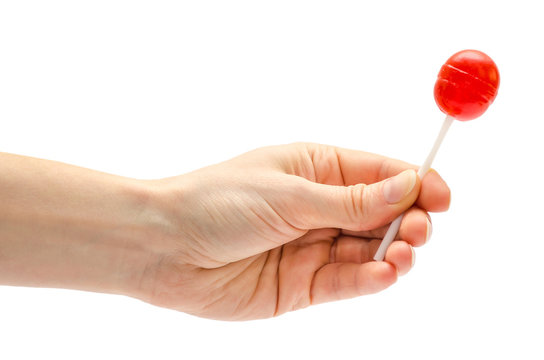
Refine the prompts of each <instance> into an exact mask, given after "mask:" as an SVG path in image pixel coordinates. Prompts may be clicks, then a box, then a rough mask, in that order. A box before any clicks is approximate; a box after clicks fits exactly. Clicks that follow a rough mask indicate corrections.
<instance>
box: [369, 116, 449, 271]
mask: <svg viewBox="0 0 544 360" xmlns="http://www.w3.org/2000/svg"><path fill="white" fill-rule="evenodd" d="M453 120H455V119H454V118H453V117H451V116H449V115H448V116H446V119H444V123H443V124H442V128H441V129H440V133H439V134H438V137H437V138H436V140H435V142H434V146H433V148H432V149H431V152H430V153H429V155H427V158H426V159H425V162H424V163H423V165H421V167H420V168H419V170H418V172H417V176H419V178H420V179H423V176H425V174H426V173H427V171H429V169H430V168H431V164H432V163H433V160H434V157H435V156H436V153H437V152H438V149H439V148H440V145H441V144H442V141H443V140H444V137H446V133H447V132H448V129H449V128H450V126H451V124H452V123H453ZM403 217H404V213H402V214H400V215H399V216H398V217H397V218H396V219H395V220H393V222H392V223H391V225H390V226H389V229H387V232H386V233H385V236H384V237H383V240H382V243H381V244H380V247H379V248H378V251H377V252H376V255H374V260H376V261H382V260H383V259H384V257H385V252H386V251H387V248H388V247H389V245H391V243H392V242H393V240H395V236H397V233H398V231H399V228H400V223H401V221H402V218H403Z"/></svg>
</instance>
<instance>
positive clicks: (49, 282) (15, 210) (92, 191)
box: [0, 154, 168, 297]
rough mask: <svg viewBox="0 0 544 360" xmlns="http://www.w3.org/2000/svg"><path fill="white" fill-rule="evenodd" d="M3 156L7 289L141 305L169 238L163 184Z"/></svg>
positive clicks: (2, 270)
mask: <svg viewBox="0 0 544 360" xmlns="http://www.w3.org/2000/svg"><path fill="white" fill-rule="evenodd" d="M0 155H1V156H0V157H1V160H2V161H1V164H0V167H2V170H4V171H2V173H4V174H5V176H4V177H2V179H0V202H1V203H2V206H1V207H0V284H4V285H15V286H35V287H56V288H68V289H78V290H87V291H96V292H107V293H117V294H125V295H130V296H135V297H140V296H139V295H140V294H139V291H140V289H141V282H142V279H144V278H146V276H147V275H146V274H145V272H146V269H147V268H148V264H150V263H153V262H156V261H157V260H156V259H158V258H160V252H161V251H162V249H161V246H163V245H162V243H163V242H164V241H162V239H164V238H166V236H164V235H163V234H165V233H166V232H167V230H168V226H167V225H165V220H164V219H165V217H164V216H163V215H164V212H163V210H161V206H160V201H157V200H158V199H160V198H161V196H159V195H158V191H157V189H158V187H157V186H155V183H154V182H149V181H139V180H133V179H128V178H123V177H119V176H114V175H109V174H104V173H100V172H96V171H92V170H88V169H83V168H79V167H75V166H71V165H67V164H62V163H57V162H53V161H47V160H40V159H33V158H26V157H20V156H15V155H9V154H0Z"/></svg>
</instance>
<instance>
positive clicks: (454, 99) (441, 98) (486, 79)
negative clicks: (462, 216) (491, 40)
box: [374, 50, 500, 261]
mask: <svg viewBox="0 0 544 360" xmlns="http://www.w3.org/2000/svg"><path fill="white" fill-rule="evenodd" d="M499 83H500V76H499V70H498V69H497V65H495V63H494V62H493V60H491V58H490V57H489V56H487V55H486V54H484V53H483V52H481V51H478V50H463V51H459V52H458V53H455V54H454V55H452V56H451V57H450V58H449V59H448V61H446V63H445V64H444V65H442V68H441V69H440V72H439V73H438V79H436V83H435V85H434V99H435V101H436V104H437V105H438V107H439V108H440V110H442V112H443V113H445V114H446V115H447V116H446V119H445V120H444V123H443V125H442V129H441V130H440V133H439V134H438V137H437V138H436V141H435V142H434V146H433V148H432V150H431V152H430V153H429V155H428V156H427V159H426V160H425V162H424V163H423V165H421V167H420V168H419V170H418V172H417V175H418V176H419V178H420V179H422V178H423V176H424V175H425V173H427V171H429V169H430V167H431V163H432V162H433V159H434V157H435V156H436V153H437V151H438V148H439V147H440V144H441V143H442V140H444V137H445V136H446V133H447V131H448V129H449V128H450V125H451V124H452V122H453V120H455V119H457V120H461V121H466V120H472V119H475V118H477V117H478V116H480V115H482V114H483V113H484V112H485V111H486V110H487V108H488V107H489V105H491V103H492V102H493V100H495V97H497V90H498V89H499ZM403 217H404V214H401V215H400V216H399V217H397V218H396V219H395V220H394V221H393V222H392V223H391V226H390V227H389V229H388V230H387V233H386V234H385V236H384V238H383V240H382V243H381V244H380V247H379V248H378V251H377V252H376V255H375V256H374V260H377V261H381V260H383V258H384V257H385V252H386V251H387V248H388V247H389V245H390V244H391V243H392V242H393V240H394V239H395V236H396V235H397V232H398V231H399V228H400V223H401V221H402V218H403Z"/></svg>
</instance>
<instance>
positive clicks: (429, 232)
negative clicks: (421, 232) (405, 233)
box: [425, 218, 433, 244]
mask: <svg viewBox="0 0 544 360" xmlns="http://www.w3.org/2000/svg"><path fill="white" fill-rule="evenodd" d="M432 234H433V224H431V221H430V220H429V219H428V218H427V231H426V234H425V244H426V243H428V242H429V240H431V235H432Z"/></svg>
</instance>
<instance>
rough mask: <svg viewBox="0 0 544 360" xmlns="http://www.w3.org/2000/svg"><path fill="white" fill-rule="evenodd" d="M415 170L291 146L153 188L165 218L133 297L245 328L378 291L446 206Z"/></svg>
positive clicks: (436, 183)
mask: <svg viewBox="0 0 544 360" xmlns="http://www.w3.org/2000/svg"><path fill="white" fill-rule="evenodd" d="M413 169H416V167H415V166H413V165H409V164H407V163H404V162H401V161H398V160H393V159H389V158H386V157H383V156H379V155H374V154H370V153H364V152H358V151H352V150H346V149H340V148H335V147H330V146H324V145H317V144H293V145H286V146H276V147H268V148H262V149H258V150H255V151H252V152H249V153H247V154H244V155H242V156H239V157H237V158H234V159H232V160H229V161H226V162H224V163H221V164H217V165H213V166H210V167H207V168H203V169H201V170H198V171H195V172H192V173H189V174H186V175H182V176H179V177H174V178H168V179H163V180H160V181H157V182H155V183H154V186H155V188H156V189H157V191H156V193H157V194H160V195H159V198H160V201H159V203H160V204H161V205H160V206H161V208H162V209H163V210H164V212H163V214H167V215H166V216H165V218H164V219H165V221H164V231H163V232H162V234H163V235H162V237H161V238H160V239H155V240H153V241H154V244H153V246H154V248H155V249H156V250H155V253H156V256H154V257H150V259H149V261H148V262H147V264H146V266H145V271H143V274H144V275H142V278H141V281H140V282H139V284H140V285H139V289H138V291H137V292H136V293H137V294H138V295H137V297H139V298H141V299H142V300H145V301H148V302H150V303H153V304H156V305H159V306H164V307H168V308H173V309H177V310H180V311H184V312H187V313H191V314H194V315H197V316H202V317H209V318H215V319H226V320H242V319H256V318H265V317H271V316H276V315H279V314H282V313H284V312H287V311H291V310H296V309H299V308H303V307H306V306H308V305H312V304H318V303H322V302H326V301H332V300H340V299H346V298H351V297H354V296H360V295H365V294H370V293H375V292H378V291H380V290H383V289H385V288H387V287H388V286H390V285H391V284H393V283H394V282H395V281H396V280H397V277H398V275H403V274H405V273H407V272H408V271H409V270H410V268H411V267H412V265H413V261H414V253H413V248H412V246H420V245H423V244H424V243H425V242H426V240H427V238H428V236H429V235H430V232H431V224H430V221H429V215H428V212H435V211H445V210H446V209H447V208H448V206H449V200H450V191H449V189H448V187H447V185H446V184H445V182H444V181H443V180H442V179H441V178H440V176H439V175H438V173H436V172H435V171H431V172H429V173H428V174H427V175H426V176H425V177H424V179H423V180H422V181H421V180H420V179H418V178H417V176H416V174H415V171H414V170H413ZM399 173H400V174H399ZM398 174H399V175H398ZM395 175H398V176H396V177H393V176H395ZM392 177H393V178H392ZM404 211H407V212H406V215H405V217H404V219H403V222H402V225H401V228H400V231H399V235H398V241H395V242H394V243H393V244H392V245H391V246H390V248H389V249H388V251H387V253H386V257H385V261H383V262H375V261H373V260H372V257H373V255H374V253H375V252H376V250H377V248H378V246H379V244H380V241H381V238H382V237H383V235H384V234H385V231H386V230H387V225H388V224H389V223H390V222H391V221H392V220H393V219H395V218H396V217H397V216H398V215H399V214H401V213H402V212H404ZM164 234H166V235H164ZM158 249H160V250H158Z"/></svg>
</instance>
